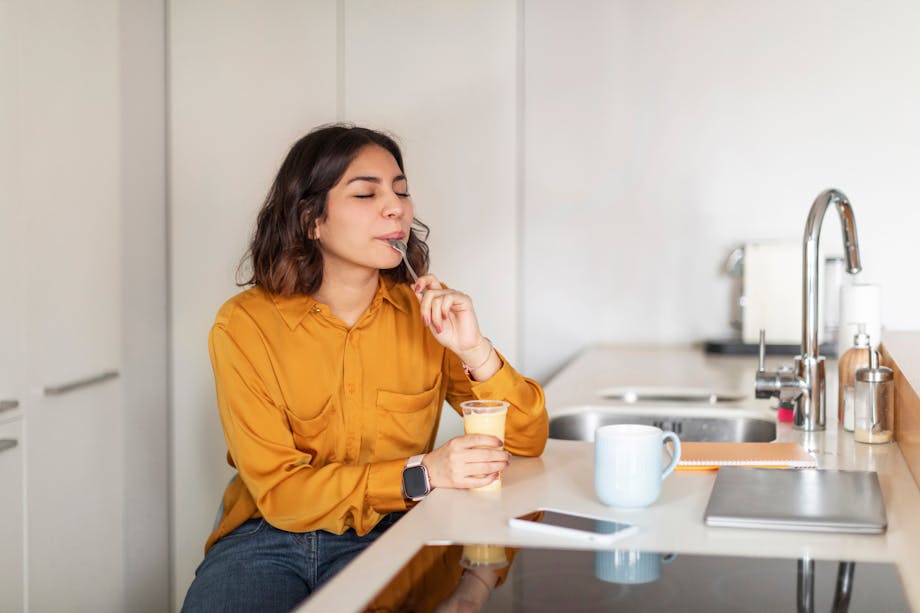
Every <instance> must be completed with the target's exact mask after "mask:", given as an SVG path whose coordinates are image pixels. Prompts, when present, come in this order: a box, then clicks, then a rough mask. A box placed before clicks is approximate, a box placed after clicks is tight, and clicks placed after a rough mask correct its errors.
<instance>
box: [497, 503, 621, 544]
mask: <svg viewBox="0 0 920 613" xmlns="http://www.w3.org/2000/svg"><path fill="white" fill-rule="evenodd" d="M537 511H540V512H542V513H543V516H542V518H540V519H532V518H533V517H534V515H536V514H537V512H536V511H533V512H530V513H527V514H525V515H521V516H519V517H512V518H511V519H509V520H508V525H510V526H511V528H512V529H515V530H527V531H530V532H539V533H541V534H546V535H555V536H567V537H571V538H577V539H580V540H583V541H589V542H592V543H598V544H603V545H606V544H609V543H613V542H615V541H618V540H620V539H623V538H626V537H627V536H631V535H633V534H635V533H636V532H638V531H639V528H637V527H636V526H634V525H632V524H627V523H623V522H618V521H614V520H612V519H605V518H603V517H596V516H593V515H584V514H581V513H574V512H572V511H560V510H557V509H537Z"/></svg>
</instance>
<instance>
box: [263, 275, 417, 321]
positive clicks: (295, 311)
mask: <svg viewBox="0 0 920 613" xmlns="http://www.w3.org/2000/svg"><path fill="white" fill-rule="evenodd" d="M395 284H396V282H395V281H393V279H391V278H389V277H388V276H387V275H380V281H379V284H378V286H377V293H376V294H375V295H374V299H373V300H372V301H371V306H370V308H374V307H375V306H378V305H379V304H380V303H381V302H382V301H384V300H386V301H387V302H389V303H390V304H392V305H393V306H394V307H396V308H397V309H399V310H400V311H402V312H403V313H408V312H409V309H408V307H407V306H406V305H405V303H404V302H403V301H402V300H400V299H399V298H401V297H402V296H400V295H399V294H397V295H395V296H394V295H393V293H392V292H391V290H392V289H393V286H394V285H395ZM269 295H270V296H271V299H272V302H273V303H274V304H275V308H277V309H278V312H279V313H281V317H282V319H284V323H286V324H287V325H288V327H289V328H290V329H291V330H293V329H294V328H296V327H297V326H298V325H300V322H302V321H303V318H304V317H306V316H307V314H308V313H310V312H317V313H319V312H321V311H323V310H325V311H327V312H328V310H329V307H327V306H326V305H325V304H323V303H321V302H318V301H317V300H315V299H314V298H313V297H312V296H308V295H306V294H292V295H289V296H281V295H279V294H269Z"/></svg>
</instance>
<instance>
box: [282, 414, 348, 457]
mask: <svg viewBox="0 0 920 613" xmlns="http://www.w3.org/2000/svg"><path fill="white" fill-rule="evenodd" d="M285 412H286V413H287V418H288V423H289V424H290V425H291V435H292V436H293V438H294V446H295V447H297V449H298V450H299V451H302V452H303V453H305V454H307V455H308V456H310V464H312V465H313V466H322V465H323V464H326V463H328V462H334V461H335V460H336V447H337V445H336V443H337V441H336V438H337V437H336V432H335V431H334V430H335V420H334V419H333V418H334V416H335V407H334V403H333V401H332V399H331V398H330V399H329V400H327V401H326V404H325V405H323V408H322V409H321V410H320V411H319V412H318V413H317V414H316V415H313V416H311V417H307V418H304V417H300V416H299V415H297V414H295V413H294V412H293V411H291V410H290V409H286V410H285Z"/></svg>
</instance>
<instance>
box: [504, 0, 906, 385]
mask: <svg viewBox="0 0 920 613" xmlns="http://www.w3.org/2000/svg"><path fill="white" fill-rule="evenodd" d="M918 19H920V6H918V5H917V4H916V3H911V2H883V3H872V4H866V3H862V2H805V3H803V2H793V1H783V2H771V3H760V4H758V3H739V2H720V1H703V2H684V1H678V0H672V1H667V2H653V3H646V2H636V1H621V2H608V1H596V2H581V3H579V8H578V10H577V11H576V10H573V9H572V8H571V6H569V5H566V4H564V3H558V2H552V1H547V0H539V1H528V2H527V3H526V10H525V41H526V55H525V58H526V95H525V106H526V132H525V139H526V165H525V169H526V179H525V194H524V201H525V208H526V216H525V223H524V227H523V228H522V236H523V240H524V257H523V259H522V262H521V264H522V265H523V266H524V304H523V306H524V308H523V309H522V311H521V316H522V317H523V318H524V335H523V355H524V359H525V364H526V367H527V369H528V370H529V371H531V372H534V373H536V374H537V375H540V376H545V375H547V374H549V373H551V372H552V371H553V370H555V369H556V368H557V367H558V366H559V365H560V364H561V362H562V361H563V360H564V359H565V358H567V357H569V356H571V355H572V354H573V353H575V352H577V351H578V350H579V349H581V348H582V347H584V346H585V345H587V344H589V343H594V342H599V341H634V340H639V341H665V340H669V341H673V340H699V339H703V338H707V337H727V336H728V335H729V329H728V318H729V314H728V304H729V300H728V293H729V282H728V279H727V278H725V277H722V276H720V274H719V265H720V263H721V261H722V259H723V258H724V256H725V255H726V254H727V253H728V250H729V248H730V247H731V246H732V245H734V244H737V243H739V242H742V241H744V240H747V239H793V240H801V236H802V233H803V230H804V225H805V219H806V216H807V213H808V210H809V207H810V206H811V203H812V201H813V200H814V198H815V197H816V196H817V195H818V193H819V192H820V191H822V190H823V189H825V188H827V187H837V188H839V189H841V190H843V191H844V192H845V193H846V194H847V195H848V196H849V198H850V200H851V202H852V203H853V207H854V211H855V214H856V220H857V227H858V232H859V238H860V245H861V248H862V254H863V265H864V273H863V279H864V280H868V281H873V282H877V283H880V284H881V285H882V291H883V307H882V311H883V312H882V315H883V322H884V323H885V324H886V325H887V326H888V327H889V328H914V329H916V328H917V327H920V315H918V314H917V313H918V311H917V308H916V305H917V303H918V301H920V286H918V285H917V284H916V282H913V281H911V279H914V278H915V277H916V275H915V273H914V269H915V265H916V262H917V260H918V257H920V247H918V246H917V243H916V241H915V240H912V235H913V233H914V228H915V227H916V225H917V222H920V212H918V210H917V208H916V207H915V206H914V204H913V202H912V200H913V198H912V196H911V194H912V192H913V185H914V182H915V179H916V177H917V176H918V175H920V120H918V116H917V113H916V108H917V107H918V105H920V72H918V71H917V70H916V58H917V57H920V39H918V38H917V37H916V36H915V29H916V28H915V24H916V23H917V20H918ZM825 227H826V231H825V233H824V234H823V238H824V241H825V242H827V243H828V244H833V245H836V246H838V250H839V245H840V238H839V237H840V230H839V224H838V222H837V220H836V218H835V215H834V214H833V213H831V214H829V215H828V218H827V222H826V224H825ZM790 273H791V274H796V275H799V274H800V272H799V271H798V270H793V271H790Z"/></svg>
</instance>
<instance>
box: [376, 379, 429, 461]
mask: <svg viewBox="0 0 920 613" xmlns="http://www.w3.org/2000/svg"><path fill="white" fill-rule="evenodd" d="M440 391H441V374H440V373H438V376H437V379H435V382H434V385H433V386H432V387H431V388H429V389H427V390H425V391H423V392H419V393H417V394H400V393H397V392H390V391H386V390H378V391H377V408H376V412H377V415H376V417H377V436H376V444H375V450H374V451H375V455H376V456H377V458H378V459H380V460H391V459H396V458H405V457H408V456H412V455H416V454H418V453H422V452H425V451H428V444H429V442H430V441H433V440H434V433H435V428H437V425H438V423H437V422H438V417H439V416H440V406H439V400H440V397H441V395H440Z"/></svg>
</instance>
